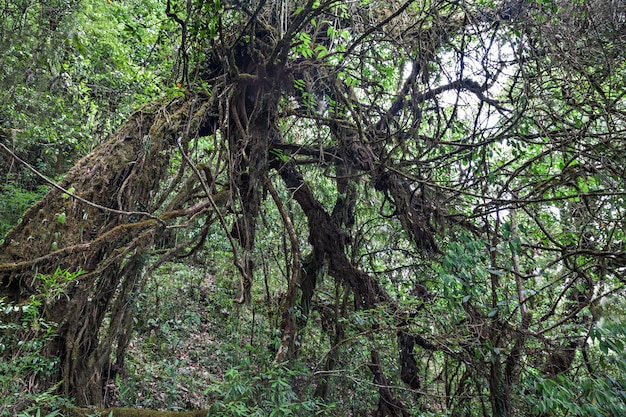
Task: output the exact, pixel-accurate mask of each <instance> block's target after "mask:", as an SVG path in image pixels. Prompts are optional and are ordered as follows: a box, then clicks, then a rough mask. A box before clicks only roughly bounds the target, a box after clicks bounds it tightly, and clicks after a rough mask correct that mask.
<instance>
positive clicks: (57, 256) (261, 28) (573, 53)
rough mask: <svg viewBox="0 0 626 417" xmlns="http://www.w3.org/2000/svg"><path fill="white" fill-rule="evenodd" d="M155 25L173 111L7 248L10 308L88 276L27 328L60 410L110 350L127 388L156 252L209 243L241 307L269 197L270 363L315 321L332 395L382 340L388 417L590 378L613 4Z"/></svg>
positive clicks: (201, 5) (118, 142)
mask: <svg viewBox="0 0 626 417" xmlns="http://www.w3.org/2000/svg"><path fill="white" fill-rule="evenodd" d="M165 13H166V15H167V16H168V17H169V19H171V21H173V22H176V23H177V24H178V25H179V27H180V32H179V33H180V36H181V38H180V39H181V42H180V48H179V52H178V62H179V64H180V65H179V69H180V71H179V73H178V77H179V81H180V83H179V84H180V87H177V88H176V89H173V90H172V91H171V94H170V95H169V96H168V97H167V98H164V99H162V100H159V101H156V102H154V103H151V104H149V105H146V106H145V107H143V108H142V109H140V110H139V111H137V112H136V113H134V114H133V115H132V116H130V118H129V120H128V121H127V123H126V124H125V125H124V126H123V127H122V128H120V130H118V131H117V132H116V133H115V134H113V135H111V136H110V137H109V139H107V140H106V141H105V142H104V143H103V144H102V145H100V146H99V147H97V148H96V149H95V150H94V151H93V152H92V153H90V154H88V155H87V156H85V157H84V158H83V159H82V160H81V161H79V162H78V163H77V164H76V165H75V166H74V167H73V168H72V169H71V170H70V171H69V172H68V174H67V175H66V176H65V178H64V179H63V181H62V182H61V183H60V184H59V186H58V187H56V188H54V189H52V190H51V191H50V192H49V193H48V194H47V195H46V197H44V199H43V200H41V201H40V202H39V203H37V204H36V205H34V206H33V207H32V208H31V209H30V210H29V211H28V212H27V213H26V214H25V215H24V216H23V221H22V222H21V223H20V224H18V225H17V226H16V227H15V228H13V229H12V230H11V231H10V232H9V233H8V234H7V235H6V237H5V240H4V243H3V244H2V246H1V248H2V251H1V252H0V274H2V280H3V281H2V282H3V296H6V297H10V298H11V300H13V301H15V302H17V303H19V302H22V301H23V300H25V299H26V298H28V297H29V296H31V295H32V294H37V292H38V288H39V287H40V285H41V280H40V279H38V277H39V275H38V274H41V273H44V274H49V273H50V272H51V271H53V270H54V269H55V268H57V267H61V268H63V269H68V270H72V271H76V270H79V269H80V270H81V271H83V272H84V273H83V275H81V276H80V278H79V279H78V280H77V281H76V282H75V283H72V285H69V286H68V287H67V289H66V294H67V297H58V298H57V299H55V300H53V301H52V302H49V303H48V304H47V305H46V310H45V311H46V317H47V319H48V320H50V321H53V322H57V323H59V329H58V336H57V337H56V338H55V339H54V343H51V344H50V346H49V353H50V355H55V356H58V357H60V358H61V372H60V375H59V377H60V378H61V379H62V381H63V390H64V392H65V393H66V394H68V395H72V396H74V397H75V398H76V400H77V402H78V403H80V404H98V403H100V402H101V400H102V398H101V387H102V379H101V378H102V374H103V372H105V369H109V362H110V361H111V354H112V352H113V350H115V352H116V355H117V357H116V359H115V360H116V362H117V366H118V367H122V366H123V358H124V352H125V348H126V345H127V343H128V340H129V339H128V338H129V329H130V325H131V323H132V308H131V307H132V302H133V297H134V295H135V294H136V293H137V292H138V291H140V290H141V288H142V285H143V282H144V278H143V275H142V269H143V267H144V265H145V262H146V260H147V259H148V257H149V254H150V250H151V248H152V247H153V246H154V245H155V244H157V243H158V244H160V245H164V246H166V247H168V250H166V251H165V253H164V254H163V258H162V259H166V258H168V257H175V256H191V255H192V254H193V252H194V251H198V250H202V248H203V246H204V243H205V240H206V238H207V236H208V234H209V230H210V227H211V225H213V224H214V223H216V222H218V223H219V224H220V225H221V226H222V231H223V235H224V237H225V238H226V239H228V241H229V243H230V244H231V247H232V252H233V260H234V264H235V266H236V268H237V269H238V271H239V273H240V276H241V288H240V294H239V295H240V297H239V300H238V301H240V302H241V303H250V302H251V301H252V291H251V288H252V286H253V285H254V282H255V273H256V271H257V263H258V255H255V250H256V249H257V242H258V240H259V228H260V227H261V226H260V225H259V220H260V219H261V218H262V217H263V213H262V206H263V204H264V202H265V201H266V199H268V195H269V197H271V200H272V201H273V204H274V205H275V206H276V209H277V210H278V212H279V213H280V218H281V220H282V226H283V228H284V233H285V234H286V235H287V236H288V238H289V244H288V245H286V247H288V248H289V251H288V253H286V254H285V255H284V260H283V262H284V265H285V266H289V268H286V269H288V270H289V273H288V274H287V276H288V279H289V282H288V285H287V288H286V290H285V295H284V297H283V300H282V306H281V315H282V321H281V330H282V338H281V345H280V347H279V349H278V352H277V354H276V361H277V362H282V361H289V360H293V359H294V358H295V356H296V355H297V353H298V349H299V346H301V345H302V344H303V343H306V342H307V341H306V340H305V339H304V337H303V329H304V328H305V327H306V326H311V325H312V324H311V322H310V320H308V318H309V316H310V315H311V314H313V312H317V313H316V314H319V315H320V318H321V322H322V326H323V327H325V331H327V332H329V333H330V334H331V336H332V337H331V344H332V345H331V346H330V350H329V351H330V354H329V355H328V360H327V362H326V368H325V371H326V372H328V373H330V372H331V371H332V370H333V367H335V366H337V365H338V363H339V361H340V357H339V356H338V354H337V353H338V351H339V350H340V349H341V346H342V344H343V343H344V340H345V338H346V334H345V332H346V329H345V327H344V326H343V324H342V320H343V319H345V318H346V317H347V316H348V315H349V314H355V315H357V316H358V315H361V316H363V315H365V316H367V317H368V320H366V321H364V322H363V323H361V324H358V325H357V326H356V328H357V329H358V330H359V331H361V332H363V333H368V334H375V335H377V336H378V337H380V339H381V340H386V341H387V342H388V341H389V338H390V337H393V338H395V340H396V343H397V344H398V346H399V349H396V351H397V352H399V354H398V353H396V355H397V356H398V357H397V358H396V359H397V365H396V366H397V369H398V374H399V376H400V379H401V380H402V381H403V382H404V383H405V384H406V385H407V387H408V388H409V389H410V390H411V391H412V392H413V393H414V394H415V395H414V396H413V397H412V398H409V399H404V398H403V399H400V397H399V396H398V395H396V394H395V393H394V391H393V390H392V389H391V386H392V385H393V384H392V382H391V379H390V378H393V376H391V377H390V376H389V366H390V365H389V364H390V361H389V360H388V356H387V355H384V356H381V350H384V353H386V354H388V353H389V351H390V350H391V351H393V350H394V349H386V348H384V347H380V346H377V345H376V342H375V341H374V342H372V343H371V344H370V345H369V353H368V354H367V355H366V356H367V357H368V359H367V365H368V368H369V369H370V371H371V373H372V375H373V379H374V382H375V384H376V385H375V386H376V387H377V390H378V394H379V402H378V405H377V410H376V415H380V416H387V415H389V416H395V415H402V416H406V415H410V408H411V407H420V408H422V409H427V408H428V403H427V401H425V402H422V403H420V395H432V394H433V393H434V392H435V391H436V390H438V389H444V390H445V392H444V394H445V397H446V398H447V404H446V407H448V408H449V409H450V410H451V412H454V413H458V414H459V415H460V413H461V412H462V408H463V407H470V406H477V409H480V410H481V412H482V413H483V414H484V415H489V414H492V415H498V416H508V415H515V414H517V413H518V412H519V411H520V410H521V409H523V408H524V407H526V406H527V404H525V403H523V401H522V399H521V397H520V396H519V395H516V394H515V393H514V391H515V387H516V386H517V385H518V384H521V383H522V382H521V379H522V376H524V375H525V373H526V374H533V372H534V374H533V375H544V376H546V377H548V376H550V377H554V376H556V375H559V374H563V373H566V372H567V371H569V370H570V369H571V368H572V366H573V365H574V363H575V360H576V355H577V353H578V352H582V355H583V357H584V364H585V366H586V367H587V369H588V372H592V369H593V364H592V363H591V361H590V360H589V359H588V358H587V356H588V355H586V353H585V352H587V351H588V350H589V346H588V342H587V338H588V336H589V334H590V333H591V332H592V331H593V329H595V328H596V327H597V325H598V320H599V319H600V318H601V316H602V314H601V313H600V312H599V309H598V306H599V305H601V303H602V300H603V299H604V298H605V297H607V296H609V295H611V296H613V295H618V294H622V292H623V279H622V276H623V271H624V267H625V264H626V254H625V253H624V250H623V244H622V242H623V239H624V236H623V231H624V230H625V228H624V204H623V198H624V197H623V196H624V192H625V188H624V180H623V178H624V175H623V174H624V172H623V154H624V145H625V143H624V141H623V138H622V135H623V130H624V120H623V119H624V112H623V110H624V94H625V91H626V90H625V89H624V81H623V79H621V75H620V71H623V69H624V68H623V58H624V57H623V50H624V49H623V46H624V45H623V42H624V39H622V38H621V37H620V35H619V34H620V33H622V32H621V31H623V30H624V25H625V24H626V22H625V21H624V13H625V12H624V10H623V9H622V6H621V5H619V4H617V3H616V2H610V1H602V0H598V1H594V2H580V3H571V2H560V1H552V2H521V1H519V2H503V3H491V4H490V3H489V2H448V1H435V2H417V1H413V0H408V1H406V2H397V1H391V2H389V1H387V2H384V3H383V2H377V1H374V0H372V1H363V2H358V3H357V2H354V3H344V2H339V1H333V0H329V1H326V2H319V1H313V0H311V1H307V2H305V3H303V4H299V3H297V2H296V3H293V2H289V1H285V0H283V1H281V2H267V1H263V0H261V1H255V2H249V3H246V4H244V3H241V2H237V1H235V2H219V1H190V2H185V3H184V4H183V3H177V2H171V1H168V2H167V7H166V10H165ZM8 139H9V136H8V135H7V134H6V133H5V134H3V137H2V142H1V143H2V144H3V145H2V148H3V151H4V152H5V153H6V154H8V155H9V157H10V158H15V160H18V157H17V155H15V154H14V153H12V152H11V151H10V149H9V147H8V146H7V145H6V144H8V143H9V140H8ZM291 200H293V201H295V202H296V203H297V207H293V206H292V205H291ZM299 218H304V219H306V228H304V230H302V228H301V227H298V226H297V225H298V223H297V222H296V220H297V219H299ZM199 220H201V221H200V222H199ZM185 229H187V230H190V231H191V230H192V232H190V233H188V236H189V239H187V240H185V241H184V242H178V241H177V240H176V239H172V236H173V235H174V234H175V232H176V230H185ZM172 241H174V243H172ZM376 254H381V256H376ZM155 262H157V263H158V262H161V261H160V260H157V261H155ZM399 265H400V266H399ZM404 265H406V266H404ZM326 274H327V275H328V276H330V277H332V279H333V280H334V282H335V285H336V286H337V288H339V287H342V288H344V291H345V293H344V294H345V295H344V299H343V300H342V299H340V298H339V297H336V298H335V299H329V300H326V301H328V302H329V303H330V304H331V305H333V306H334V308H330V309H329V310H327V308H328V305H326V304H324V303H321V302H320V299H319V298H316V297H315V294H316V289H318V287H319V286H320V285H322V284H321V282H320V281H321V277H322V276H323V275H326ZM348 305H350V307H348ZM387 346H389V343H387ZM114 348H115V349H114ZM544 352H545V353H544ZM429 358H430V359H429ZM392 369H393V367H392ZM529 369H532V370H533V371H532V372H530V371H528V370H529ZM434 371H436V372H437V375H436V376H435V377H432V376H431V377H429V375H430V374H431V372H434ZM392 373H393V372H392ZM427 378H430V380H431V381H432V380H441V379H443V381H444V383H443V384H434V385H433V388H428V387H426V386H425V384H423V381H424V380H426V379H427ZM328 384H329V382H328V379H326V378H325V379H320V380H319V381H318V386H317V389H316V395H318V396H320V397H322V398H324V397H325V396H326V395H327V394H328ZM485 396H486V397H488V398H489V403H490V404H489V405H487V404H486V403H485V402H484V401H483V398H484V397H485ZM455 398H456V399H455ZM458 398H462V400H458Z"/></svg>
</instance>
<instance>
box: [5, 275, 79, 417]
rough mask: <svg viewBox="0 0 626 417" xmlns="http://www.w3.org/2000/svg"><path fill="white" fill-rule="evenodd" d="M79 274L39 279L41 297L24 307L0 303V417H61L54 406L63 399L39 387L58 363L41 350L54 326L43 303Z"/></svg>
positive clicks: (31, 299)
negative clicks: (43, 416) (57, 416)
mask: <svg viewBox="0 0 626 417" xmlns="http://www.w3.org/2000/svg"><path fill="white" fill-rule="evenodd" d="M81 274H82V271H78V272H70V271H67V270H62V269H60V268H57V270H56V271H55V272H54V274H52V275H39V276H38V278H39V279H40V280H41V282H42V286H41V288H42V293H41V294H39V295H37V296H33V297H31V298H30V299H29V300H28V301H27V302H25V303H24V304H20V305H16V304H14V303H10V302H7V301H6V300H5V299H0V358H1V359H2V360H0V416H5V415H6V416H8V415H17V416H31V415H32V416H38V417H39V416H41V413H42V409H41V408H40V407H43V406H45V407H46V409H48V408H50V407H51V408H52V411H50V412H49V413H48V414H45V416H47V417H49V416H56V415H60V414H59V413H60V412H59V411H58V410H54V408H55V406H57V405H60V404H61V402H62V399H61V398H60V397H58V396H57V395H55V394H54V392H55V390H56V388H57V387H56V386H53V387H51V388H50V389H47V390H44V391H42V390H41V389H40V385H43V384H42V383H43V382H44V381H46V380H48V379H50V378H52V377H53V376H54V375H56V373H57V372H58V359H57V358H55V357H48V356H46V355H45V354H44V347H45V346H46V344H47V343H48V342H49V341H50V339H52V338H53V337H54V336H55V331H56V327H57V325H56V323H52V322H50V321H48V320H46V319H45V317H44V315H43V311H44V307H45V303H46V302H47V301H49V300H51V299H53V298H56V297H59V296H61V294H64V291H65V288H66V286H67V284H68V283H69V282H70V281H73V280H75V279H76V278H77V277H78V276H80V275H81Z"/></svg>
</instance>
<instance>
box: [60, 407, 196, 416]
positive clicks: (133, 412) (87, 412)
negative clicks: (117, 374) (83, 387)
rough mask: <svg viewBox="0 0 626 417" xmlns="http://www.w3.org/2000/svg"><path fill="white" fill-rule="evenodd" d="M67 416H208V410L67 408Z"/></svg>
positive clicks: (65, 412)
mask: <svg viewBox="0 0 626 417" xmlns="http://www.w3.org/2000/svg"><path fill="white" fill-rule="evenodd" d="M111 413H112V414H111ZM63 415H65V416H66V417H88V416H89V417H92V416H102V417H108V416H109V415H112V416H113V417H152V416H154V417H206V415H207V411H206V410H196V411H156V410H148V409H139V408H120V407H113V408H107V409H91V408H77V407H71V408H66V409H65V410H64V412H63Z"/></svg>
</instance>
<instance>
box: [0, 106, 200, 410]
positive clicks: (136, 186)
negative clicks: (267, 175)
mask: <svg viewBox="0 0 626 417" xmlns="http://www.w3.org/2000/svg"><path fill="white" fill-rule="evenodd" d="M206 110H207V109H206V108H204V107H199V106H198V102H196V101H194V100H182V99H179V100H174V101H172V102H169V103H163V102H155V103H153V104H151V105H149V106H146V107H144V108H143V109H141V110H140V111H138V112H136V113H135V114H133V115H132V116H131V117H130V119H129V121H128V122H127V123H126V124H125V125H124V126H122V127H121V128H120V129H119V130H118V131H117V132H116V133H115V134H113V135H112V136H111V137H110V138H109V139H108V140H107V141H106V142H104V143H103V144H102V145H100V146H99V147H97V148H96V149H95V150H94V151H93V152H91V153H90V154H89V155H87V156H85V157H84V158H83V159H82V160H81V161H79V162H78V163H77V164H76V165H75V166H74V168H72V169H71V170H70V172H69V173H68V174H67V176H66V177H65V179H64V180H63V181H62V182H61V183H60V187H61V188H62V189H63V190H65V191H69V192H71V193H72V196H70V195H69V194H67V193H65V192H64V191H62V190H60V189H58V188H53V189H52V190H51V191H50V192H49V193H48V194H47V195H46V196H45V197H44V198H43V199H42V200H41V201H40V202H39V203H37V204H36V205H35V206H33V207H32V208H31V209H30V210H28V211H27V212H26V214H25V215H24V220H23V221H22V223H20V224H18V225H17V226H16V227H14V228H13V229H12V230H11V231H10V232H9V233H8V234H7V236H6V238H5V241H4V243H3V244H2V246H0V279H1V281H2V287H1V288H0V297H3V296H5V297H8V298H9V299H10V300H12V301H14V302H15V303H17V304H20V303H24V302H28V300H29V298H30V297H31V296H32V295H35V294H42V293H43V292H44V289H43V287H42V281H41V279H40V277H41V274H48V275H52V274H54V271H55V270H56V269H57V268H61V269H64V270H69V271H74V272H75V271H82V272H83V274H82V275H81V276H79V277H78V279H77V280H76V281H74V282H70V283H66V286H65V288H64V290H63V291H64V294H63V295H62V296H59V297H54V298H48V299H46V300H45V305H44V310H43V313H44V317H45V319H46V320H47V321H50V322H54V323H57V324H58V328H57V332H56V336H55V338H54V339H53V341H52V343H50V344H49V346H47V349H46V354H47V355H49V356H50V357H58V358H59V360H60V372H59V375H58V380H59V381H62V384H61V387H62V393H63V394H64V395H66V396H68V397H73V398H75V399H76V403H77V404H78V405H98V406H101V405H102V400H103V397H102V392H103V391H102V387H103V375H104V373H105V372H106V369H108V368H109V366H108V364H109V361H110V359H111V358H110V356H111V352H112V349H113V346H115V344H116V343H117V348H118V350H119V351H121V352H123V351H124V350H125V347H126V346H125V345H126V344H127V343H128V339H129V338H128V332H129V330H128V329H125V328H123V326H125V325H128V324H129V323H131V322H132V320H130V319H129V317H130V316H131V314H132V307H133V305H132V298H133V297H132V295H133V294H134V293H136V291H137V290H138V289H139V288H140V287H141V282H142V279H143V278H142V268H143V264H144V260H145V256H146V252H147V250H148V249H149V248H151V247H152V245H153V242H154V241H155V238H157V237H158V236H159V235H160V234H161V233H162V231H163V230H164V227H163V226H164V225H165V220H167V219H168V218H173V217H175V216H176V215H177V214H176V213H166V214H163V215H162V216H161V217H158V215H157V210H158V209H159V207H158V206H157V205H155V204H154V202H155V201H159V199H158V198H155V197H156V196H158V192H159V189H160V186H161V184H162V183H164V182H165V181H164V180H165V176H166V175H167V174H168V167H169V163H170V154H171V151H172V150H173V149H175V148H176V145H177V141H178V140H179V133H178V132H180V131H183V128H182V126H183V125H185V124H186V123H188V122H189V121H190V120H191V119H193V118H195V119H196V120H197V122H198V123H196V124H195V125H196V126H201V125H202V123H201V121H202V119H203V117H204V112H206ZM192 134H193V132H192ZM61 213H62V214H63V215H62V216H61V215H60V214H61ZM181 214H184V212H183V213H181ZM105 317H106V318H107V320H106V321H105V320H104V319H105ZM105 322H106V323H108V324H107V325H106V327H105V326H103V323H105ZM118 361H119V360H118ZM52 382H54V381H52Z"/></svg>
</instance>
